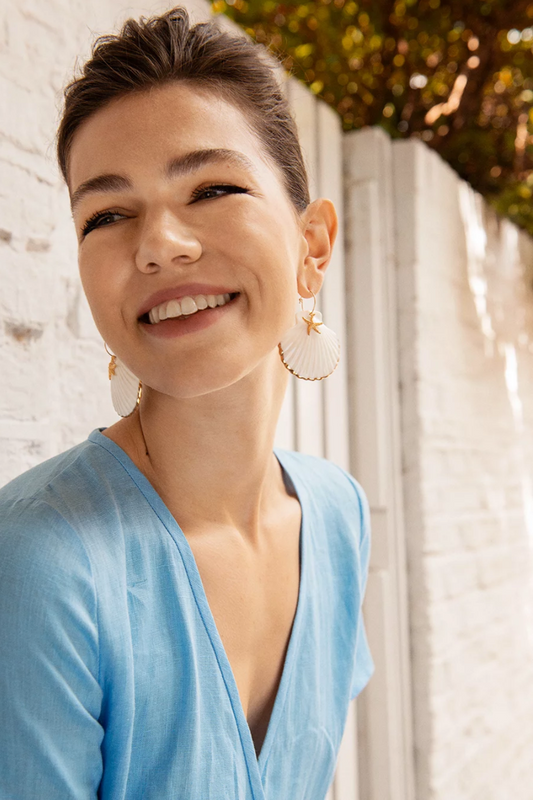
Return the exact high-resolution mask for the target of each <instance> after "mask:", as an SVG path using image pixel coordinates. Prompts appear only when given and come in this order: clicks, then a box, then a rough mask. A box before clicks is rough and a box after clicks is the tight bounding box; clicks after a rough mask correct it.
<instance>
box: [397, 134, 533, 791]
mask: <svg viewBox="0 0 533 800" xmlns="http://www.w3.org/2000/svg"><path fill="white" fill-rule="evenodd" d="M393 154H394V165H395V187H396V188H395V194H396V231H397V237H396V238H397V255H398V279H399V282H398V290H399V298H400V299H399V317H400V359H401V369H400V378H401V399H402V415H403V453H404V478H405V501H406V502H405V512H406V527H407V543H408V568H409V577H410V580H409V597H410V609H411V635H412V643H411V646H412V658H413V661H412V665H413V687H414V714H415V717H414V719H415V750H416V766H417V770H416V772H417V798H418V800H429V799H430V798H431V800H481V799H483V800H533V755H532V754H533V558H532V556H533V496H532V487H533V283H532V278H533V241H532V240H531V239H530V238H529V237H528V236H526V235H525V234H524V233H523V232H519V231H518V230H517V229H516V228H515V227H514V226H512V225H511V223H510V222H508V221H506V220H500V219H499V218H498V217H497V216H496V215H495V214H494V213H493V212H492V210H490V209H489V208H488V206H487V205H486V204H485V203H484V202H483V201H482V199H481V198H480V197H479V196H476V195H474V193H473V192H472V190H471V189H470V187H468V185H467V184H466V183H464V182H463V181H460V180H459V178H458V177H457V175H456V174H455V173H454V172H453V171H452V170H451V169H450V167H449V166H448V165H446V164H445V163H444V162H443V161H442V159H440V158H439V156H438V155H437V154H435V153H434V152H433V151H431V150H430V149H429V148H428V147H426V146H425V145H422V144H421V143H420V142H416V141H412V140H411V141H408V142H397V143H395V144H394V145H393ZM485 236H486V247H485V240H484V237H485ZM516 381H518V383H517V386H516Z"/></svg>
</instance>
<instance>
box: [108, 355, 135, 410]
mask: <svg viewBox="0 0 533 800" xmlns="http://www.w3.org/2000/svg"><path fill="white" fill-rule="evenodd" d="M104 347H105V349H106V352H107V353H108V355H110V356H111V361H110V362H109V372H108V374H109V380H110V381H111V400H112V401H113V408H114V409H115V411H116V412H117V414H118V415H119V417H129V415H130V414H133V412H134V411H135V409H136V408H137V406H138V405H139V402H140V399H141V395H142V383H141V381H140V380H139V379H138V378H136V377H135V375H134V374H133V373H132V372H130V370H129V369H128V368H127V366H126V365H125V364H123V363H122V361H120V359H119V358H118V356H114V355H113V353H110V352H109V350H108V349H107V345H106V343H105V342H104Z"/></svg>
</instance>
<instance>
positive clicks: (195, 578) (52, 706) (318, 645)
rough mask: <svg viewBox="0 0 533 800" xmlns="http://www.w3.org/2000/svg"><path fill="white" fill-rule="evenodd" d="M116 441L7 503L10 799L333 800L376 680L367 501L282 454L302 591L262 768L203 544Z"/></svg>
mask: <svg viewBox="0 0 533 800" xmlns="http://www.w3.org/2000/svg"><path fill="white" fill-rule="evenodd" d="M103 430H105V428H96V429H95V430H93V431H92V432H91V433H90V434H89V436H88V438H87V439H86V440H85V441H83V442H81V443H80V444H77V445H76V446H74V447H72V448H70V449H69V450H67V451H65V452H64V453H61V454H59V455H57V456H55V457H53V458H50V459H48V460H47V461H44V462H43V463H42V464H40V465H38V466H36V467H34V468H32V469H30V470H28V471H27V472H25V473H23V474H22V475H20V476H19V477H18V478H15V479H14V480H12V481H11V482H10V483H8V484H7V485H6V486H4V487H3V488H2V489H0V642H1V646H0V706H1V709H2V716H3V719H2V725H1V726H0V798H5V799H6V800H7V798H16V799H17V800H36V798H43V799H44V798H47V799H48V798H57V800H94V798H100V799H101V800H324V797H325V795H326V793H327V790H328V788H329V786H330V784H331V782H332V780H333V776H334V771H335V766H336V760H337V755H338V749H339V745H340V742H341V738H342V734H343V731H344V728H345V724H346V719H347V714H348V708H349V703H350V700H352V699H353V698H354V697H355V696H356V695H357V694H359V692H361V690H362V689H363V687H364V686H365V685H366V684H367V683H368V681H369V679H370V677H371V676H372V674H373V672H374V663H373V660H372V656H371V653H370V650H369V647H368V642H367V638H366V633H365V627H364V622H363V617H362V611H361V604H362V599H363V595H364V591H365V585H366V580H367V574H368V561H369V554H370V527H369V512H368V504H367V500H366V498H365V495H364V492H363V490H362V489H361V487H360V486H359V484H358V483H357V481H356V480H355V479H354V478H353V477H352V476H351V475H350V474H349V473H347V472H346V471H345V470H343V469H341V468H340V467H338V466H336V465H335V464H333V463H331V462H329V461H326V460H325V459H321V458H317V457H314V456H309V455H303V454H301V453H297V452H293V451H289V450H282V449H279V448H275V449H274V454H275V456H276V458H277V460H278V462H279V463H280V465H281V467H282V470H283V476H284V480H285V482H286V484H287V485H290V484H292V486H293V487H294V490H295V491H296V494H297V496H298V499H299V501H300V504H301V508H302V525H301V530H300V587H299V596H298V605H297V610H296V616H295V620H294V624H293V627H292V631H291V637H290V642H289V647H288V652H287V655H286V660H285V664H284V669H283V674H282V678H281V682H280V685H279V689H278V693H277V696H276V701H275V704H274V708H273V711H272V716H271V718H270V723H269V727H268V731H267V735H266V738H265V740H264V742H263V745H262V748H261V751H260V754H259V758H257V756H256V753H255V749H254V744H253V740H252V737H251V733H250V729H249V727H248V723H247V721H246V717H245V715H244V711H243V708H242V705H241V702H240V699H239V694H238V690H237V684H236V682H235V679H234V677H233V673H232V670H231V666H230V663H229V661H228V658H227V656H226V653H225V650H224V647H223V645H222V640H221V638H220V636H219V634H218V631H217V628H216V625H215V621H214V617H213V615H212V613H211V611H210V608H209V605H208V602H207V597H206V594H205V592H204V589H203V585H202V581H201V578H200V573H199V571H198V569H197V566H196V562H195V559H194V556H193V553H192V550H191V548H190V546H189V544H188V541H187V539H186V537H185V535H184V533H183V532H182V530H181V529H180V527H179V525H178V523H177V522H176V520H175V519H174V517H173V516H172V515H171V514H170V511H169V510H168V508H167V507H166V505H165V504H164V503H163V501H162V499H161V497H160V496H159V495H158V494H157V492H156V491H155V489H154V488H153V487H152V485H151V484H150V482H149V481H148V480H147V479H146V478H145V476H144V475H143V474H142V473H141V472H140V470H139V469H138V468H137V467H136V466H135V464H134V463H133V461H132V460H131V459H130V458H129V457H128V456H127V454H126V453H125V452H124V450H122V448H121V447H119V446H118V445H117V444H115V442H113V441H112V440H110V439H109V438H108V437H106V436H104V435H103V433H102V431H103Z"/></svg>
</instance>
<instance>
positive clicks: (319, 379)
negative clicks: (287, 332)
mask: <svg viewBox="0 0 533 800" xmlns="http://www.w3.org/2000/svg"><path fill="white" fill-rule="evenodd" d="M278 350H279V354H280V356H281V360H282V362H283V366H284V367H286V368H287V369H288V370H289V372H290V373H291V375H294V376H295V377H296V378H300V380H302V381H323V380H324V378H329V376H330V375H333V373H334V372H335V370H336V369H337V367H338V365H339V361H340V360H341V351H340V347H339V357H338V358H337V363H336V364H335V366H334V367H333V369H332V370H331V372H328V374H327V375H322V377H321V378H305V377H304V376H303V375H298V373H297V372H295V371H294V370H293V369H292V367H289V365H288V364H287V362H286V361H285V359H284V357H283V350H282V349H281V342H280V344H278Z"/></svg>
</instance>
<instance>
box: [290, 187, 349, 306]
mask: <svg viewBox="0 0 533 800" xmlns="http://www.w3.org/2000/svg"><path fill="white" fill-rule="evenodd" d="M301 225H302V237H303V239H304V240H305V243H307V254H305V253H304V255H303V258H302V259H301V261H300V263H299V265H298V291H299V292H300V295H301V296H302V297H311V291H312V292H314V294H318V292H319V291H320V289H321V287H322V283H323V281H324V275H325V272H326V269H327V268H328V265H329V262H330V261H331V256H332V253H333V245H334V244H335V239H336V238H337V233H338V230H339V220H338V217H337V212H336V211H335V206H334V205H333V203H332V201H331V200H328V199H327V198H325V197H320V198H319V199H318V200H313V202H312V203H309V205H308V206H307V208H306V209H305V211H304V212H303V214H302V216H301ZM305 243H304V248H305ZM310 290H311V291H310Z"/></svg>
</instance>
